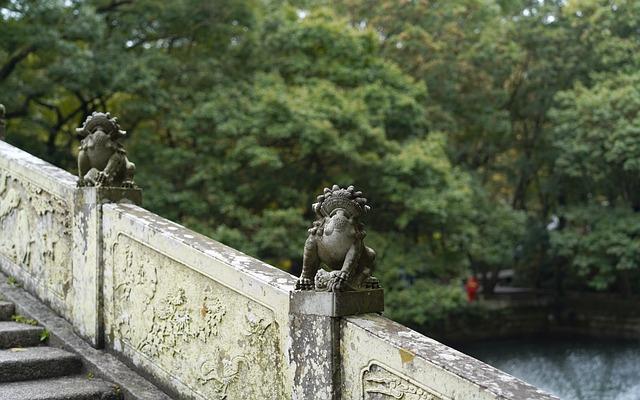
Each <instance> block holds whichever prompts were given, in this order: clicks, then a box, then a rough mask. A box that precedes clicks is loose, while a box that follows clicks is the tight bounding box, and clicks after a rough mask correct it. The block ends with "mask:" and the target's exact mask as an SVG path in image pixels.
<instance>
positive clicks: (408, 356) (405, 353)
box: [398, 349, 416, 364]
mask: <svg viewBox="0 0 640 400" xmlns="http://www.w3.org/2000/svg"><path fill="white" fill-rule="evenodd" d="M398 351H399V352H400V359H401V360H402V364H406V363H410V362H411V361H413V359H414V358H415V357H416V355H415V354H413V353H412V352H410V351H409V350H405V349H399V350H398Z"/></svg>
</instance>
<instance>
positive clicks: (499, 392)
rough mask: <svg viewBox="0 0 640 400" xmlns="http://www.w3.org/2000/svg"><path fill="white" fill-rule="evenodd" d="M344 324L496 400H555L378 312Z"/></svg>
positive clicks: (353, 318)
mask: <svg viewBox="0 0 640 400" xmlns="http://www.w3.org/2000/svg"><path fill="white" fill-rule="evenodd" d="M345 323H347V324H353V325H355V326H356V327H358V328H360V329H363V330H365V331H366V332H367V333H368V334H369V335H372V336H374V337H377V338H379V339H380V340H381V341H383V342H385V343H387V344H390V345H392V346H394V347H396V348H398V349H399V350H401V353H403V354H405V357H406V358H407V359H413V358H415V357H418V358H421V359H422V360H424V361H426V362H428V363H431V364H433V365H435V366H437V367H439V368H441V369H443V370H445V371H447V372H449V373H452V374H454V375H455V376H457V377H458V378H461V379H464V380H466V381H468V382H469V383H471V384H473V385H476V386H478V387H480V388H481V389H483V390H484V391H487V392H489V393H491V394H492V395H494V396H495V397H496V399H505V400H506V399H508V400H559V399H558V398H557V397H555V396H552V395H550V394H548V393H546V392H544V391H542V390H541V389H538V388H536V387H534V386H532V385H529V384H528V383H525V382H524V381H522V380H520V379H518V378H515V377H513V376H511V375H509V374H507V373H504V372H502V371H500V370H499V369H497V368H494V367H492V366H490V365H487V364H485V363H483V362H482V361H479V360H476V359H475V358H473V357H470V356H468V355H466V354H463V353H461V352H459V351H457V350H455V349H452V348H451V347H448V346H446V345H444V344H442V343H440V342H438V341H436V340H434V339H431V338H429V337H427V336H425V335H422V334H420V333H418V332H416V331H414V330H412V329H409V328H407V327H405V326H403V325H401V324H399V323H397V322H394V321H392V320H390V319H388V318H385V317H382V316H380V315H377V314H366V315H359V316H352V317H345Z"/></svg>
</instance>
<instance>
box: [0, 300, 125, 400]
mask: <svg viewBox="0 0 640 400" xmlns="http://www.w3.org/2000/svg"><path fill="white" fill-rule="evenodd" d="M36 324H37V323H36V321H33V320H28V319H26V318H23V317H22V318H21V317H19V316H16V315H15V307H14V304H13V303H11V302H8V301H5V300H3V299H2V295H1V294H0V400H94V399H95V400H121V399H122V395H121V393H120V389H119V387H118V386H116V385H114V384H113V383H110V382H106V381H104V380H101V379H96V378H93V376H92V375H91V374H90V373H89V374H88V373H86V372H84V370H83V365H82V361H81V359H80V358H79V357H78V356H76V355H75V354H72V353H69V352H67V351H64V350H61V349H58V348H55V347H49V346H46V345H45V343H46V342H47V336H48V333H47V332H46V330H45V329H44V328H42V327H39V326H36Z"/></svg>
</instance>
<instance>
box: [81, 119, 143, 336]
mask: <svg viewBox="0 0 640 400" xmlns="http://www.w3.org/2000/svg"><path fill="white" fill-rule="evenodd" d="M78 132H79V134H80V135H81V136H83V137H84V139H83V140H82V143H81V146H80V154H79V155H78V168H79V178H78V186H79V187H78V189H77V191H76V194H75V196H74V197H75V198H74V210H73V243H74V246H73V255H72V257H73V258H72V260H73V287H74V288H75V289H76V291H75V299H74V301H75V307H74V314H73V318H74V321H73V323H74V326H75V327H76V329H77V330H78V333H79V334H80V335H82V336H83V337H84V338H85V339H87V340H88V341H89V342H90V343H91V344H92V345H93V346H94V347H96V348H100V347H103V346H104V318H103V296H102V288H103V284H102V280H103V276H104V271H103V266H104V262H103V261H104V260H103V256H102V252H103V241H102V222H103V221H102V205H103V204H104V203H111V202H120V201H126V202H132V203H135V204H137V205H140V204H141V202H142V191H141V190H140V189H139V188H138V187H137V186H136V185H135V184H134V183H133V167H132V166H133V164H132V163H130V162H129V161H128V160H127V158H126V156H125V152H124V148H123V147H122V145H121V144H120V143H119V142H118V141H117V139H118V138H119V137H121V136H123V135H124V131H121V130H120V126H119V125H118V122H117V120H116V119H115V118H111V116H110V115H109V114H108V113H107V114H103V113H93V114H92V115H91V116H90V117H89V118H88V119H87V120H86V121H85V123H84V125H83V126H82V128H80V129H78ZM99 136H104V138H100V137H99ZM96 143H98V144H96ZM105 143H109V144H110V145H109V147H108V148H107V147H106V146H104V144H105ZM89 144H91V146H89ZM99 144H102V145H103V147H102V148H101V147H100V145H99ZM114 148H115V151H113V149H114ZM106 151H111V152H112V154H111V155H110V157H108V156H109V154H107V157H104V158H107V159H109V162H108V163H107V164H106V166H105V165H100V164H99V162H96V161H95V160H96V159H100V158H101V157H103V154H102V153H101V152H106ZM118 168H119V169H118Z"/></svg>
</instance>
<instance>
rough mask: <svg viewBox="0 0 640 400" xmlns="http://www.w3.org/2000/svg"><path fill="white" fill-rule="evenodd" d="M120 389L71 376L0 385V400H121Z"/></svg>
mask: <svg viewBox="0 0 640 400" xmlns="http://www.w3.org/2000/svg"><path fill="white" fill-rule="evenodd" d="M121 399H122V395H121V394H120V389H119V388H118V387H117V386H116V385H114V384H112V383H109V382H105V381H103V380H101V379H88V378H87V377H85V376H71V377H65V378H55V379H41V380H37V381H22V382H12V383H0V400H121Z"/></svg>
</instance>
